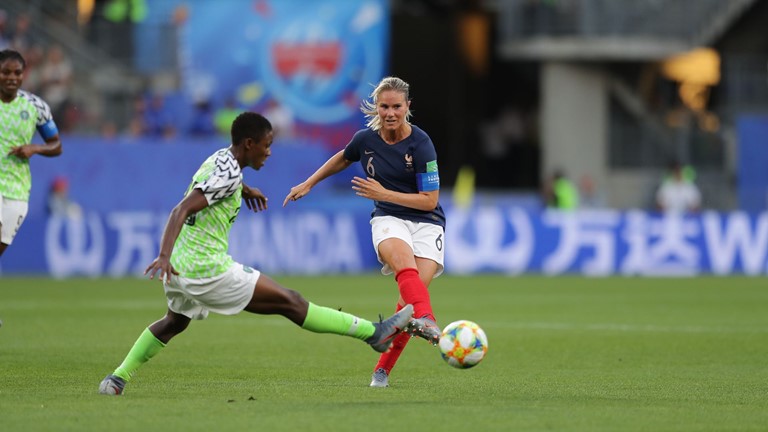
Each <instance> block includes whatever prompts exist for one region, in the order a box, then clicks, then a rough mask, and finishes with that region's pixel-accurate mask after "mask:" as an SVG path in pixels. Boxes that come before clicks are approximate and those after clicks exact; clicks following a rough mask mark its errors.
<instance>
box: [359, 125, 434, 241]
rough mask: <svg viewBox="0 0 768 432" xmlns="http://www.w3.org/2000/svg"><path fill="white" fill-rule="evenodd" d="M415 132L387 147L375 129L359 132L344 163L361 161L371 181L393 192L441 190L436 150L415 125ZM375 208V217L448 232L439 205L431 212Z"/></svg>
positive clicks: (390, 205)
mask: <svg viewBox="0 0 768 432" xmlns="http://www.w3.org/2000/svg"><path fill="white" fill-rule="evenodd" d="M411 128H412V131H411V135H410V136H408V137H407V138H405V139H404V140H402V141H400V142H398V143H396V144H387V143H386V142H385V141H384V140H383V139H382V138H381V137H380V136H379V134H378V133H377V132H375V131H373V130H371V129H362V130H359V131H357V133H355V136H353V137H352V140H351V141H350V142H349V144H347V147H346V148H345V149H344V159H346V160H349V161H353V162H357V161H360V164H362V166H363V170H364V171H365V172H366V173H367V175H368V177H370V178H373V179H375V180H376V181H378V182H379V183H381V185H382V186H384V187H385V188H386V189H389V190H392V191H397V192H403V193H419V192H427V191H434V190H439V189H440V175H439V174H438V171H437V153H436V152H435V146H434V144H432V140H431V139H430V138H429V135H427V134H426V132H424V131H423V130H421V129H419V128H418V127H416V126H413V125H411ZM374 204H375V207H374V209H373V213H372V214H371V216H394V217H398V218H400V219H405V220H409V221H413V222H427V223H431V224H435V225H440V226H441V227H443V228H445V213H443V208H442V207H441V206H440V204H439V203H438V204H437V207H436V208H435V209H433V210H430V211H422V210H416V209H412V208H409V207H404V206H401V205H399V204H393V203H390V202H384V201H374Z"/></svg>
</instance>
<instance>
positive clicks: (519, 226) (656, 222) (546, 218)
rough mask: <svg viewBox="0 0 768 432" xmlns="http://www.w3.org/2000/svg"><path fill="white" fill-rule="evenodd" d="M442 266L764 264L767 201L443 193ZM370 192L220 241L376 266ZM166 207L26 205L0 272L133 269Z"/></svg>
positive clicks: (750, 267)
mask: <svg viewBox="0 0 768 432" xmlns="http://www.w3.org/2000/svg"><path fill="white" fill-rule="evenodd" d="M446 213H447V218H448V229H447V231H446V236H445V239H446V240H445V247H446V272H447V273H453V274H472V273H479V272H496V273H506V274H510V275H514V274H520V273H540V274H547V275H559V274H582V275H588V276H608V275H627V276H693V275H699V274H716V275H730V274H745V275H764V274H766V258H768V213H761V214H749V213H746V212H733V213H717V212H704V213H703V214H701V215H696V216H687V217H683V216H679V215H671V216H661V215H658V214H652V213H647V212H643V211H628V212H621V211H613V210H600V211H583V212H572V213H560V212H543V213H540V212H535V211H529V210H523V209H521V208H520V207H516V206H508V205H497V206H478V207H473V208H470V209H459V208H456V207H453V206H452V205H450V203H448V204H447V205H446ZM369 214H370V203H369V202H368V201H367V200H364V199H361V198H355V197H350V198H336V199H331V200H330V201H327V202H325V203H324V204H322V205H312V204H311V203H308V202H304V203H302V202H299V203H294V204H293V205H292V206H289V207H288V208H282V207H280V206H273V207H272V208H270V209H269V210H267V211H266V212H264V213H259V214H252V213H247V212H245V211H243V212H241V215H240V217H239V218H238V220H237V221H236V222H235V225H234V227H233V229H232V233H231V244H230V252H231V254H232V256H233V257H234V258H235V259H236V260H237V261H239V262H242V263H244V264H247V265H250V266H253V267H255V268H259V269H261V270H264V271H266V272H268V273H291V274H320V273H359V272H365V271H375V270H377V269H378V268H379V265H378V262H377V260H376V257H375V255H374V253H373V248H372V245H371V239H370V225H369V223H368V220H369ZM166 218H167V213H166V212H154V211H138V210H125V211H107V212H95V211H86V212H84V213H83V215H82V216H81V217H78V218H48V219H47V218H45V217H39V216H38V217H32V218H30V219H29V220H27V221H26V222H25V223H24V225H23V226H22V229H21V231H20V233H19V235H18V237H17V239H16V241H14V243H13V245H11V246H10V247H9V249H8V250H7V251H6V253H5V255H4V256H3V259H2V267H1V270H2V272H3V273H4V274H10V273H17V274H18V273H26V274H30V273H36V274H38V273H39V274H50V275H53V276H55V277H68V276H75V275H87V276H101V275H111V276H124V275H138V274H141V273H142V272H143V270H144V268H145V267H146V266H147V265H148V264H149V263H150V262H151V261H152V259H154V257H155V256H156V255H157V252H158V243H159V239H160V236H161V234H162V230H163V227H164V225H165V221H166Z"/></svg>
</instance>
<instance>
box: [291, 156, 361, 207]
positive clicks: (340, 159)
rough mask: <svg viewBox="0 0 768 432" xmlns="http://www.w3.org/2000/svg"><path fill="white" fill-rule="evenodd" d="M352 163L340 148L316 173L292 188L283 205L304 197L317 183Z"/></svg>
mask: <svg viewBox="0 0 768 432" xmlns="http://www.w3.org/2000/svg"><path fill="white" fill-rule="evenodd" d="M351 164H352V161H351V160H347V159H346V158H345V157H344V150H339V152H338V153H336V154H335V155H333V156H331V157H330V158H329V159H328V160H327V161H325V163H324V164H323V166H321V167H320V168H318V169H317V171H315V172H314V174H312V175H311V176H309V178H308V179H306V180H304V182H302V183H300V184H298V185H296V186H294V187H292V188H291V191H290V192H288V195H287V196H286V197H285V200H284V201H283V207H285V205H286V204H288V201H296V200H297V199H299V198H303V197H304V196H305V195H307V194H308V193H309V191H310V190H312V188H313V187H315V185H316V184H318V183H320V182H321V181H323V180H325V179H326V178H328V177H330V176H332V175H334V174H336V173H339V172H341V171H343V170H345V169H346V168H347V167H349V166H350V165H351Z"/></svg>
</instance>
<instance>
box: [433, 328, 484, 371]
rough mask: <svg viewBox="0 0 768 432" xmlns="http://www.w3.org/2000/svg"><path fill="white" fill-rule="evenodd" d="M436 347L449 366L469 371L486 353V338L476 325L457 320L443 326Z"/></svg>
mask: <svg viewBox="0 0 768 432" xmlns="http://www.w3.org/2000/svg"><path fill="white" fill-rule="evenodd" d="M438 346H439V347H440V354H441V355H442V356H443V360H445V361H446V362H448V364H449V365H451V366H453V367H455V368H459V369H469V368H471V367H473V366H475V365H477V364H478V363H480V361H482V360H483V358H484V357H485V354H486V353H487V352H488V337H487V336H486V335H485V332H484V331H483V329H481V328H480V326H479V325H477V324H476V323H474V322H472V321H467V320H459V321H454V322H452V323H450V324H448V325H447V326H445V328H444V329H443V334H442V335H441V336H440V343H439V345H438Z"/></svg>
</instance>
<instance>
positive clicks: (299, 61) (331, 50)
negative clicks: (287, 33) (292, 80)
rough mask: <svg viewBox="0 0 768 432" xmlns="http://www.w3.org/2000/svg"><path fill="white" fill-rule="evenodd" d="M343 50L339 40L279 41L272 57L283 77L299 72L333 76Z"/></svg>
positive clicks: (273, 48) (273, 49)
mask: <svg viewBox="0 0 768 432" xmlns="http://www.w3.org/2000/svg"><path fill="white" fill-rule="evenodd" d="M341 51H342V49H341V44H340V43H338V42H307V43H289V42H278V43H276V44H275V45H274V46H273V47H272V58H273V59H274V60H275V69H276V70H277V73H278V74H279V75H280V76H282V77H292V76H294V75H296V74H298V73H309V74H311V75H321V76H331V75H334V74H336V72H337V70H338V69H339V64H340V62H341Z"/></svg>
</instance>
